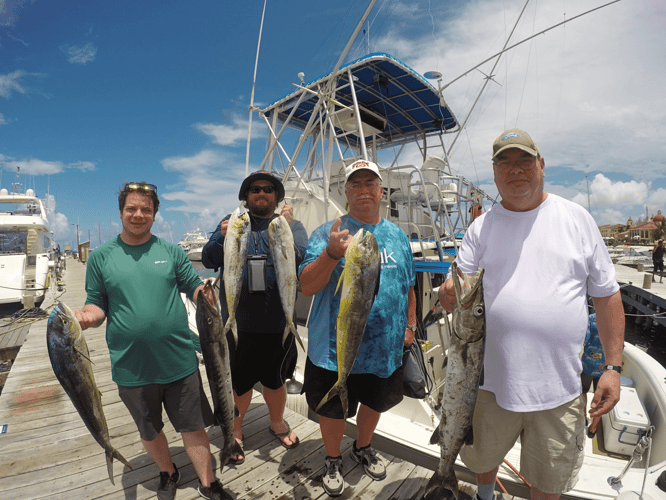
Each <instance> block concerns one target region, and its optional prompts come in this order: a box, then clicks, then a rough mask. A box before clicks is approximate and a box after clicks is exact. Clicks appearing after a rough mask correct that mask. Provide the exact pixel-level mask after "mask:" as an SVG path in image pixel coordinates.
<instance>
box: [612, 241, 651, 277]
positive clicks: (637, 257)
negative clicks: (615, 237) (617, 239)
mask: <svg viewBox="0 0 666 500" xmlns="http://www.w3.org/2000/svg"><path fill="white" fill-rule="evenodd" d="M616 263H617V264H622V265H623V266H629V267H633V268H637V267H638V266H639V265H642V266H643V269H644V270H645V271H648V270H652V267H653V264H652V247H642V246H631V247H625V248H624V249H623V253H622V255H621V256H619V257H618V258H617V261H616Z"/></svg>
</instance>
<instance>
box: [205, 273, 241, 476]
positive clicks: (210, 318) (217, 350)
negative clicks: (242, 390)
mask: <svg viewBox="0 0 666 500" xmlns="http://www.w3.org/2000/svg"><path fill="white" fill-rule="evenodd" d="M218 279H219V278H218ZM204 287H205V289H206V290H207V291H208V290H209V291H210V292H211V293H212V294H213V297H214V302H215V305H212V304H211V303H210V302H208V299H207V298H206V296H205V295H204V291H203V290H202V291H201V292H200V293H199V295H198V296H197V313H196V321H197V330H198V331H199V341H200V343H201V354H202V355H203V359H204V365H205V366H206V375H207V376H208V384H209V385H210V392H211V395H212V397H213V408H214V414H215V424H216V425H219V426H220V428H221V429H222V433H223V435H224V447H223V448H222V452H221V453H220V467H224V464H226V463H227V461H228V460H229V457H230V456H231V455H234V454H241V455H242V454H243V450H242V449H241V447H240V445H239V444H238V442H237V441H236V439H234V417H236V415H237V412H238V410H237V409H236V405H235V404H234V393H233V388H232V386H231V364H230V361H229V344H228V342H227V336H226V335H225V333H224V332H223V327H222V316H221V314H220V306H219V300H218V298H217V294H216V293H215V289H214V288H213V287H212V286H211V284H210V280H208V281H206V283H205V285H204Z"/></svg>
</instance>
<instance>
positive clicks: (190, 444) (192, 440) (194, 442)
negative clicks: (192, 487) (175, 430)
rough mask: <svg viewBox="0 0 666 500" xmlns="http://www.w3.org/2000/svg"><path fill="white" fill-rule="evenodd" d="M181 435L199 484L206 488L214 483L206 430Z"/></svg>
mask: <svg viewBox="0 0 666 500" xmlns="http://www.w3.org/2000/svg"><path fill="white" fill-rule="evenodd" d="M181 435H182V437H183V445H185V451H186V452H187V456H189V457H190V460H191V461H192V465H194V470H195V471H197V476H199V480H200V481H201V484H202V485H204V486H206V487H208V486H210V483H212V482H213V481H215V475H214V474H213V466H212V460H211V456H210V443H209V442H208V435H207V434H206V430H205V429H201V430H200V431H195V432H183V433H182V434H181Z"/></svg>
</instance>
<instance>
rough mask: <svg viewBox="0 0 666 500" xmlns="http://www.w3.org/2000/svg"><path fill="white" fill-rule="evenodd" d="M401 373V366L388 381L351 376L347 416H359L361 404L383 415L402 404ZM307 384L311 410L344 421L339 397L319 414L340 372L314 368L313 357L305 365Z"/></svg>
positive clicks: (348, 383)
mask: <svg viewBox="0 0 666 500" xmlns="http://www.w3.org/2000/svg"><path fill="white" fill-rule="evenodd" d="M402 372H403V367H402V366H400V367H399V368H398V369H396V370H395V371H394V372H393V373H392V374H391V375H390V376H389V377H388V378H381V377H378V376H377V375H372V374H370V373H352V374H351V375H349V377H348V378H347V390H348V391H349V411H348V414H347V417H353V416H354V415H356V410H357V409H358V404H359V403H361V404H363V405H365V406H367V407H368V408H370V409H371V410H374V411H376V412H378V413H384V412H385V411H388V410H390V409H391V408H393V407H394V406H395V405H397V404H398V403H399V402H400V401H402ZM304 378H305V382H304V384H303V392H304V393H305V399H306V400H307V402H308V406H309V407H310V409H311V410H312V411H314V412H315V413H317V415H321V416H322V417H328V418H339V419H341V418H344V413H343V412H342V403H341V401H340V398H339V397H334V398H333V399H330V400H329V401H328V402H327V403H326V404H325V405H324V406H322V407H321V408H320V409H319V411H317V410H316V408H317V406H319V403H320V402H321V400H322V399H324V396H326V394H327V393H328V391H329V389H330V388H331V387H333V385H334V384H335V382H337V380H338V372H333V371H330V370H326V369H324V368H320V367H319V366H317V365H315V364H314V363H313V362H312V361H310V358H307V360H306V362H305V376H304Z"/></svg>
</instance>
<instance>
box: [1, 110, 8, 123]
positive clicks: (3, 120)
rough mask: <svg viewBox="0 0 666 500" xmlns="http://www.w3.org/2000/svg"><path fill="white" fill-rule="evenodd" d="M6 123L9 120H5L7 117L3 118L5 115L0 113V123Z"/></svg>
mask: <svg viewBox="0 0 666 500" xmlns="http://www.w3.org/2000/svg"><path fill="white" fill-rule="evenodd" d="M8 123H9V120H7V118H5V115H3V114H2V113H0V125H7V124H8Z"/></svg>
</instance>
